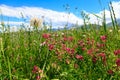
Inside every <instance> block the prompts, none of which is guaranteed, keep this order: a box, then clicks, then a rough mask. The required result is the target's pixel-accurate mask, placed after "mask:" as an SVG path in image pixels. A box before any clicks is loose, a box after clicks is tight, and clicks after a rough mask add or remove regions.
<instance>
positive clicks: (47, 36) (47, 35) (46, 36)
mask: <svg viewBox="0 0 120 80" xmlns="http://www.w3.org/2000/svg"><path fill="white" fill-rule="evenodd" d="M50 36H51V35H50V34H48V33H44V34H43V35H42V37H43V38H45V39H48V38H50Z"/></svg>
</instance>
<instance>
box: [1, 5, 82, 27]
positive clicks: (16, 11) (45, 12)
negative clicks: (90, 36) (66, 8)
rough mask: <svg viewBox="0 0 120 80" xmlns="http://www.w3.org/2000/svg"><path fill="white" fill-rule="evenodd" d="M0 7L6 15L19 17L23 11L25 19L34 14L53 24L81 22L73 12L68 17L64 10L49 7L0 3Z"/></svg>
mask: <svg viewBox="0 0 120 80" xmlns="http://www.w3.org/2000/svg"><path fill="white" fill-rule="evenodd" d="M0 9H1V11H2V14H3V15H4V16H8V17H15V18H21V17H22V15H21V13H23V16H24V17H25V18H27V19H29V18H31V17H35V16H36V17H41V16H44V17H45V21H47V22H50V21H51V22H52V24H53V25H54V24H55V25H57V24H59V23H67V22H69V23H71V24H76V22H78V24H79V25H81V24H83V21H82V19H80V18H78V17H77V16H75V15H74V14H73V13H70V14H69V17H68V14H67V13H65V12H57V11H53V10H49V9H43V8H38V7H27V6H22V7H11V6H7V5H0ZM58 26H59V25H58Z"/></svg>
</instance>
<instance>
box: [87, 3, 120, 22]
mask: <svg viewBox="0 0 120 80" xmlns="http://www.w3.org/2000/svg"><path fill="white" fill-rule="evenodd" d="M112 6H113V9H114V12H115V16H116V18H117V19H120V1H118V2H115V1H113V2H112ZM85 13H86V14H89V17H90V22H91V23H98V18H97V17H96V16H95V15H97V16H99V17H101V18H103V13H104V11H100V12H99V13H96V14H95V15H93V14H91V13H89V12H85ZM105 17H106V23H109V22H111V16H110V11H109V10H107V9H106V10H105ZM99 21H100V24H101V23H102V20H101V19H99Z"/></svg>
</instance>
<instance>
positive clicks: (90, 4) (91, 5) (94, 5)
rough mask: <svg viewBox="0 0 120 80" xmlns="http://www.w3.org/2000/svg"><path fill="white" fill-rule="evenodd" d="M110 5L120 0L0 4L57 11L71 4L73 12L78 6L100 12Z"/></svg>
mask: <svg viewBox="0 0 120 80" xmlns="http://www.w3.org/2000/svg"><path fill="white" fill-rule="evenodd" d="M99 1H101V4H102V7H106V8H107V6H108V3H109V2H110V1H119V0H0V4H5V5H9V6H14V7H20V6H31V7H43V8H46V9H52V10H55V11H65V8H64V7H63V5H66V4H69V6H70V10H71V12H73V13H74V12H75V8H76V7H77V8H78V9H79V10H86V11H88V12H95V13H96V12H99V11H100V10H101V6H100V3H99Z"/></svg>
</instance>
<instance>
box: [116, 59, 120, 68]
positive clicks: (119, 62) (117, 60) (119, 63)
mask: <svg viewBox="0 0 120 80" xmlns="http://www.w3.org/2000/svg"><path fill="white" fill-rule="evenodd" d="M116 64H117V66H120V58H118V59H116Z"/></svg>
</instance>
